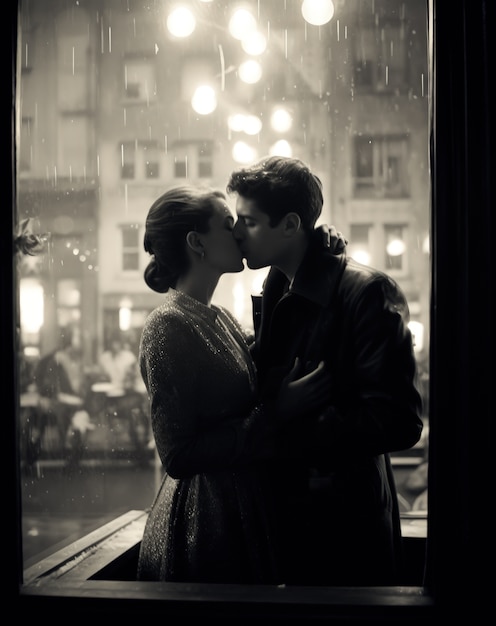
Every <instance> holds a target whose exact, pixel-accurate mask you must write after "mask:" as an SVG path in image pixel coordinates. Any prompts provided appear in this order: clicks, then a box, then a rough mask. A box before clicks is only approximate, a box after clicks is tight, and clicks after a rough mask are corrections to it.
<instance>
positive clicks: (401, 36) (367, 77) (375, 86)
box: [353, 23, 408, 92]
mask: <svg viewBox="0 0 496 626" xmlns="http://www.w3.org/2000/svg"><path fill="white" fill-rule="evenodd" d="M354 54H355V59H354V74H353V75H354V82H355V86H356V87H357V88H359V89H362V90H370V91H374V92H390V91H394V90H398V89H401V88H404V87H405V86H406V85H407V75H408V63H407V50H406V40H405V31H404V28H403V27H402V26H401V25H398V24H391V23H389V24H383V25H381V26H376V27H374V28H364V29H363V31H361V32H360V37H357V38H356V39H355V44H354Z"/></svg>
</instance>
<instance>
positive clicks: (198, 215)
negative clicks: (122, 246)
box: [143, 185, 225, 293]
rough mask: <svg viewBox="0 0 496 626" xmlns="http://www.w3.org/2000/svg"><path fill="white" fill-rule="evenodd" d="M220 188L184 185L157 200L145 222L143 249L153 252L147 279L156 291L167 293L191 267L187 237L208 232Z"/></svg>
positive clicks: (223, 196)
mask: <svg viewBox="0 0 496 626" xmlns="http://www.w3.org/2000/svg"><path fill="white" fill-rule="evenodd" d="M219 198H221V199H225V194H224V193H223V192H222V191H220V190H214V189H197V188H196V187H192V186H187V185H184V186H181V187H174V188H172V189H169V190H168V191H166V192H165V193H164V194H162V195H161V196H160V197H159V198H157V199H156V200H155V202H154V203H153V204H152V206H151V207H150V209H149V211H148V216H147V218H146V222H145V236H144V242H143V243H144V248H145V251H146V252H148V253H149V254H150V255H152V258H151V260H150V262H149V263H148V265H147V267H146V269H145V273H144V278H145V282H146V284H147V285H148V287H150V289H153V290H154V291H157V292H158V293H165V292H166V291H167V290H168V289H169V287H172V288H174V287H175V285H176V283H177V280H178V278H179V277H180V276H182V275H183V274H184V273H185V272H186V271H187V270H188V269H189V264H190V262H189V258H188V255H187V251H186V250H187V243H186V236H187V234H188V233H189V232H190V231H196V232H198V233H206V232H208V229H209V222H210V219H211V218H212V216H213V214H214V207H215V204H216V202H218V200H219Z"/></svg>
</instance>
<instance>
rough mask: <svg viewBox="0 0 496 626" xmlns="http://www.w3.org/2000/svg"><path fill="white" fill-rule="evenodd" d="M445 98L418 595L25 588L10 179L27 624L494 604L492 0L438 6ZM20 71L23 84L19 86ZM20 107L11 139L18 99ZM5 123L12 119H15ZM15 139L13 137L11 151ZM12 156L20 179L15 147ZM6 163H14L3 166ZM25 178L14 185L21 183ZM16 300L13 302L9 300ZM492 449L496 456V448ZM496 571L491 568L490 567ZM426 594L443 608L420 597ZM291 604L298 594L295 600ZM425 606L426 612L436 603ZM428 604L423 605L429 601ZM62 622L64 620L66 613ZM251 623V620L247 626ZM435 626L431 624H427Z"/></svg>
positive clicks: (17, 522)
mask: <svg viewBox="0 0 496 626" xmlns="http://www.w3.org/2000/svg"><path fill="white" fill-rule="evenodd" d="M430 6H432V14H431V16H432V17H434V19H433V20H431V27H432V29H433V41H434V47H435V52H434V64H435V67H434V92H433V115H432V136H431V145H432V155H433V162H432V182H433V208H432V216H433V217H432V224H431V232H432V257H431V258H432V305H431V313H432V315H431V321H432V327H431V337H432V339H431V368H430V370H431V381H432V382H431V390H430V403H431V412H430V467H429V470H430V471H429V494H430V503H429V520H428V532H429V538H428V545H427V555H426V556H427V558H426V561H427V565H426V575H425V585H424V587H423V588H419V589H414V590H413V592H412V594H411V597H410V596H409V594H408V590H405V589H397V588H384V589H381V590H377V589H368V588H364V589H359V588H353V589H351V590H347V589H343V590H340V589H336V588H334V589H330V590H329V589H322V590H314V591H312V590H307V593H306V597H305V598H302V596H301V595H298V593H296V594H290V593H287V592H285V593H284V599H283V600H282V601H281V602H280V603H278V602H270V601H269V598H268V597H267V594H268V595H270V594H272V595H273V594H274V590H273V589H269V590H266V589H265V588H244V589H241V590H240V589H231V588H227V589H219V588H216V587H212V586H207V588H206V589H204V590H202V591H200V590H198V589H195V590H191V589H190V588H189V587H188V586H187V585H186V586H182V585H172V586H170V585H169V586H168V588H167V586H161V585H160V584H155V583H153V584H152V585H153V586H152V587H147V586H146V585H145V587H143V588H142V589H139V590H137V585H136V584H135V583H134V584H132V585H130V586H128V587H127V588H124V587H123V586H122V583H119V582H117V583H111V582H105V581H95V582H94V583H93V586H92V587H91V589H84V588H81V586H79V585H77V584H75V585H72V586H70V585H69V586H63V585H57V583H56V582H55V583H54V585H53V586H50V587H49V591H47V593H44V594H41V593H37V592H36V590H34V591H33V590H31V591H30V592H29V594H28V593H24V592H23V586H22V558H21V556H22V555H21V532H20V528H21V511H20V497H19V495H20V494H19V481H20V476H19V473H18V467H19V459H18V445H17V443H18V432H17V426H16V420H15V415H16V408H17V400H16V397H17V393H16V382H17V381H16V380H15V374H14V369H15V368H14V367H13V363H15V358H16V342H15V339H16V331H15V324H14V320H15V302H16V298H15V297H13V294H14V293H15V285H14V280H13V272H12V262H13V257H14V244H13V240H12V233H13V232H15V227H16V221H15V219H14V207H15V206H16V190H15V186H14V185H13V184H12V185H6V187H7V192H6V193H7V194H10V196H9V197H8V198H7V202H9V201H10V205H11V208H10V210H9V209H7V208H6V210H4V211H3V212H2V216H3V219H4V220H5V221H4V224H3V225H4V227H3V228H2V229H1V235H0V236H1V238H2V245H0V259H1V264H0V266H1V283H0V294H1V297H2V305H3V306H2V324H1V325H0V338H1V344H0V347H1V354H2V361H3V365H4V367H3V368H2V383H3V386H2V388H3V390H4V393H3V399H2V406H3V408H4V409H5V410H4V420H3V430H2V434H3V437H2V441H3V453H4V454H3V455H2V458H3V459H4V462H5V464H6V466H5V470H4V476H5V480H4V489H3V496H4V500H3V503H4V509H3V510H4V520H3V521H4V529H5V530H4V533H3V537H4V542H5V543H6V544H7V545H6V546H4V552H3V553H4V555H5V556H4V558H3V559H2V566H3V568H4V572H3V573H4V577H3V580H2V588H3V591H4V598H6V599H7V601H8V602H9V605H10V609H11V610H15V611H17V613H16V616H18V617H19V618H20V619H21V621H22V618H23V617H25V618H26V619H27V618H29V617H31V614H32V612H33V611H37V612H38V614H40V615H41V614H42V612H43V614H45V615H48V616H49V619H50V620H51V621H52V622H53V623H57V621H62V619H63V620H64V621H66V620H67V617H68V616H72V615H77V616H78V617H80V618H86V619H88V618H92V617H95V618H98V619H99V620H100V623H101V621H102V620H104V619H106V618H108V619H109V620H110V619H111V620H112V621H113V622H114V623H115V621H116V619H119V618H121V617H126V618H127V619H129V618H133V617H134V618H137V617H139V619H140V620H143V619H150V618H153V617H157V618H160V619H161V621H164V620H167V619H170V618H171V617H172V618H174V617H180V618H181V619H184V618H188V617H190V618H191V617H202V618H203V617H207V618H208V617H231V618H232V617H233V616H236V617H237V622H241V621H242V620H241V619H238V618H239V615H243V616H244V617H245V618H247V619H248V618H251V619H254V618H257V619H259V618H264V617H278V618H281V617H283V618H287V619H288V620H291V619H293V620H294V619H298V618H305V620H308V619H311V618H327V619H328V620H332V621H333V622H334V623H336V622H339V621H341V622H346V623H347V624H349V623H365V622H371V621H376V622H377V620H378V619H381V618H382V619H385V620H389V622H390V623H394V624H403V623H405V624H406V623H408V624H409V625H411V624H417V623H418V624H419V626H420V624H425V623H426V619H427V620H429V619H435V622H436V623H437V622H438V621H439V620H441V619H443V618H448V617H451V615H452V613H453V610H456V611H457V612H458V613H460V614H462V612H464V611H465V612H468V613H469V614H470V617H471V618H472V621H473V622H474V623H477V622H479V621H480V622H482V621H483V617H482V616H485V614H486V612H487V611H488V610H490V600H492V594H490V589H489V586H490V584H492V577H491V575H490V572H491V569H490V567H491V566H492V561H490V560H489V557H490V556H492V551H491V550H490V549H489V547H490V542H491V541H492V535H493V530H492V528H489V524H490V523H491V526H492V517H491V515H490V511H489V510H488V504H489V502H490V500H489V498H488V495H490V494H491V493H493V488H494V485H493V482H492V480H491V478H492V474H493V467H492V456H493V450H492V446H493V443H494V441H493V437H491V432H492V431H491V428H490V425H491V426H492V425H493V423H494V415H493V414H494V407H493V403H494V398H493V394H492V393H491V392H492V388H493V385H494V381H493V379H492V376H491V369H490V367H489V366H488V365H486V364H489V363H491V362H492V360H493V358H494V354H495V353H496V349H495V345H494V309H493V308H492V306H491V302H490V299H489V294H490V293H491V292H492V290H493V288H494V284H493V282H494V279H493V277H494V276H495V275H496V268H495V261H494V254H493V250H492V247H493V241H494V240H495V233H494V216H493V211H494V204H493V202H494V200H493V195H494V194H492V193H491V192H492V189H491V183H492V178H491V176H492V174H491V172H492V168H493V163H492V160H493V154H494V144H493V143H491V137H490V118H491V113H492V112H493V111H494V110H496V106H495V103H494V96H493V95H492V93H493V92H492V90H491V89H490V80H489V79H490V76H489V63H490V58H493V52H494V51H492V50H490V47H492V46H494V43H493V42H494V39H495V38H494V37H493V36H492V29H491V31H490V26H492V24H494V23H495V21H494V8H495V4H494V2H492V0H432V2H431V3H430ZM8 10H10V13H11V14H12V15H11V16H10V17H11V23H12V26H11V44H12V45H11V52H12V59H15V51H16V4H15V3H8V4H7V5H6V7H4V13H5V14H6V13H8V12H9V11H8ZM14 79H15V72H14V73H13V81H12V88H13V93H14V92H15V84H14ZM12 95H13V94H11V95H10V96H9V98H8V99H7V98H5V100H4V101H5V102H8V104H7V106H8V107H9V118H10V122H11V127H10V132H11V136H13V135H12V131H13V129H14V116H15V111H14V110H13V106H12V103H13V98H12ZM4 119H7V115H5V118H4ZM7 143H8V142H2V146H7ZM7 159H8V160H10V161H11V163H12V164H13V167H14V172H13V173H14V174H15V142H11V144H10V146H9V150H8V156H7ZM3 162H4V163H5V162H6V160H5V159H4V161H3ZM14 179H15V177H14V176H13V177H12V181H13V180H14ZM12 301H13V302H14V306H9V305H8V303H9V302H12ZM490 446H491V448H490ZM488 572H489V573H488ZM419 596H425V597H427V598H429V599H431V600H432V602H427V603H422V602H419ZM291 598H292V600H291ZM425 604H426V605H427V606H425ZM419 605H422V607H420V606H419ZM58 616H60V618H59V619H57V617H58ZM243 621H245V620H243ZM428 623H433V622H428Z"/></svg>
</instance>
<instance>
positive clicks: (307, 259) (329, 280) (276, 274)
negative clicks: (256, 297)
mask: <svg viewBox="0 0 496 626" xmlns="http://www.w3.org/2000/svg"><path fill="white" fill-rule="evenodd" d="M345 264H346V254H345V253H342V254H337V255H336V254H332V253H331V251H330V247H329V245H328V243H327V242H326V241H325V240H324V241H323V239H322V233H321V231H320V229H316V230H314V231H313V233H312V235H311V238H310V245H309V246H308V249H307V252H306V254H305V256H304V258H303V261H302V262H301V265H300V267H299V268H298V270H297V272H296V275H295V277H294V280H293V284H292V285H291V286H290V285H289V281H288V280H287V278H286V276H285V275H284V274H283V273H282V272H281V271H280V270H278V269H277V268H274V267H273V268H271V270H270V272H269V274H268V276H267V280H266V283H265V288H264V292H272V293H273V290H275V291H276V292H278V293H279V294H281V292H283V293H284V292H289V293H292V294H296V295H298V296H300V297H302V298H306V299H307V300H310V301H311V302H314V303H315V304H317V305H320V306H322V307H326V306H328V305H329V303H330V301H331V298H332V295H333V293H334V291H335V289H336V287H337V285H338V283H339V279H340V277H341V275H342V273H343V270H344V267H345Z"/></svg>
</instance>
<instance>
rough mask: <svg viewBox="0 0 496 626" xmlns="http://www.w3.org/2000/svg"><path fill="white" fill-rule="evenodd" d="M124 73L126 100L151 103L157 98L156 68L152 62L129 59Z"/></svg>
mask: <svg viewBox="0 0 496 626" xmlns="http://www.w3.org/2000/svg"><path fill="white" fill-rule="evenodd" d="M123 71H124V96H125V98H126V100H130V101H136V102H149V101H150V100H152V99H154V98H155V97H156V93H157V86H156V81H155V68H154V66H153V64H152V62H151V61H149V60H141V59H129V58H128V59H126V61H125V62H124V70H123Z"/></svg>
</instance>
